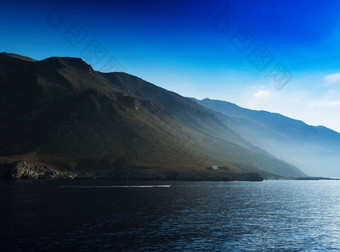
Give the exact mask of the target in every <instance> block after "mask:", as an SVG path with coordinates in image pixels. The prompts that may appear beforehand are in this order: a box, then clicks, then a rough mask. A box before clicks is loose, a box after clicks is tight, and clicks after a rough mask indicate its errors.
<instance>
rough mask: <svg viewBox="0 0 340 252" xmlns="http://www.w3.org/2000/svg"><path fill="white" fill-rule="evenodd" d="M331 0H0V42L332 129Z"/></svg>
mask: <svg viewBox="0 0 340 252" xmlns="http://www.w3.org/2000/svg"><path fill="white" fill-rule="evenodd" d="M338 13H340V1H335V0H333V1H332V0H328V1H313V0H309V1H291V0H286V1H283V0H282V1H273V0H258V1H245V0H231V1H226V0H223V1H220V0H215V1H214V0H210V1H202V0H195V1H189V0H188V1H178V0H171V1H169V0H159V1H155V0H145V1H142V0H117V1H114V0H113V1H103V0H96V1H86V0H85V1H74V0H73V1H66V0H64V1H41V0H32V1H15V0H13V1H2V3H1V8H0V21H1V22H0V29H1V40H0V51H4V52H10V53H17V54H21V55H24V56H28V57H31V58H34V59H38V60H41V59H44V58H47V57H51V56H70V57H81V58H82V59H83V60H85V61H86V62H87V63H89V64H91V65H92V66H93V68H94V69H95V70H98V71H103V72H111V71H124V72H127V73H129V74H133V75H136V76H138V77H141V78H143V79H145V80H147V81H149V82H152V83H154V84H156V85H158V86H161V87H163V88H166V89H168V90H171V91H175V92H177V93H179V94H181V95H183V96H188V97H195V98H198V99H203V98H211V99H219V100H226V101H229V102H233V103H236V104H237V105H239V106H242V107H246V108H250V109H256V110H267V111H271V112H276V113H281V114H283V115H285V116H289V117H292V118H295V119H299V120H303V121H305V122H306V123H308V124H311V125H324V126H326V127H329V128H331V129H333V130H336V131H338V132H340V119H338V118H340V61H339V59H340V15H338Z"/></svg>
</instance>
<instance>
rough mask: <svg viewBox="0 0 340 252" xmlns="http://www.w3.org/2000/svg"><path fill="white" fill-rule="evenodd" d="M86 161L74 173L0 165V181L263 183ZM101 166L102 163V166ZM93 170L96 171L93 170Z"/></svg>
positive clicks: (240, 176) (27, 164)
mask: <svg viewBox="0 0 340 252" xmlns="http://www.w3.org/2000/svg"><path fill="white" fill-rule="evenodd" d="M85 163H86V162H85V161H82V162H81V165H78V166H77V167H78V168H79V169H77V170H75V171H60V170H55V169H52V168H49V167H47V166H44V165H38V164H36V163H34V162H32V161H27V160H23V161H15V162H4V161H2V162H0V178H14V179H76V178H78V179H80V178H83V179H95V178H99V179H114V180H197V181H205V180H210V181H235V180H244V181H262V180H263V178H262V176H260V175H259V174H257V173H230V172H226V171H223V170H219V171H211V170H209V169H206V170H201V171H186V172H185V171H171V170H168V171H165V170H155V169H152V168H147V167H119V166H115V165H113V166H111V167H104V166H102V165H99V166H97V165H96V164H95V163H94V162H88V163H87V165H88V166H89V167H91V168H92V169H86V166H85ZM101 164H102V163H101ZM93 168H95V169H93Z"/></svg>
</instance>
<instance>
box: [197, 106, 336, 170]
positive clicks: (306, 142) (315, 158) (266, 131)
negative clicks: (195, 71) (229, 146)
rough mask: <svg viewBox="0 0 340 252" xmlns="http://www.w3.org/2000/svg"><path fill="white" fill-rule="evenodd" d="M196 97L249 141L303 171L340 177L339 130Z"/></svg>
mask: <svg viewBox="0 0 340 252" xmlns="http://www.w3.org/2000/svg"><path fill="white" fill-rule="evenodd" d="M196 101H197V102H198V103H199V104H201V105H203V106H205V107H206V108H210V109H213V110H214V111H216V112H218V113H220V116H219V118H220V120H222V121H224V123H225V124H227V125H228V126H230V127H231V128H232V129H234V130H235V131H236V132H238V133H239V134H241V135H242V136H244V137H245V138H246V139H247V140H249V142H251V143H253V144H256V145H257V146H259V147H260V148H262V149H264V150H266V151H268V152H269V153H271V154H273V155H274V156H276V157H278V158H280V159H283V160H286V161H287V162H290V163H292V164H294V165H295V166H297V167H298V168H300V169H301V170H302V171H304V172H305V173H306V174H308V175H310V176H328V177H340V168H339V166H338V164H339V163H340V155H339V154H340V134H339V133H338V132H335V131H333V130H331V129H328V128H326V127H322V126H311V125H307V124H306V123H304V122H302V121H299V120H294V119H291V118H289V117H285V116H282V115H280V114H276V113H270V112H267V111H255V110H250V109H244V108H241V107H239V106H237V105H235V104H232V103H229V102H225V101H219V100H210V99H204V100H201V101H198V100H196Z"/></svg>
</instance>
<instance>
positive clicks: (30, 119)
mask: <svg viewBox="0 0 340 252" xmlns="http://www.w3.org/2000/svg"><path fill="white" fill-rule="evenodd" d="M0 69H1V73H2V74H1V75H0V90H1V93H0V98H1V100H2V101H3V102H2V104H1V112H0V130H1V132H2V138H1V140H0V156H1V157H2V158H1V159H2V160H5V161H4V162H5V164H4V165H3V167H9V166H10V167H17V165H14V166H13V165H12V166H11V165H8V163H9V161H11V162H22V161H25V162H26V163H27V164H30V165H28V166H29V167H31V168H32V169H33V170H34V169H38V170H39V169H40V170H44V169H42V168H41V167H47V168H49V169H51V170H53V171H55V172H60V171H64V172H66V173H67V172H68V173H76V174H78V175H79V176H82V175H80V174H88V175H86V176H97V177H111V178H116V179H138V178H139V179H141V178H153V179H156V178H157V179H169V178H170V179H204V178H206V179H213V180H216V179H217V180H218V179H221V180H233V179H237V178H242V177H244V176H246V177H247V175H245V174H249V173H251V174H255V173H257V174H260V175H262V176H265V177H280V176H281V177H282V176H292V177H299V176H300V177H301V176H304V174H303V173H302V172H301V171H299V170H298V169H297V168H296V167H294V166H293V165H290V164H288V163H287V162H285V161H282V160H279V159H277V158H275V157H274V156H272V155H270V154H269V153H268V152H266V151H264V150H262V149H260V148H259V147H257V146H255V145H253V144H251V143H250V142H249V141H248V140H246V139H244V138H243V137H242V136H240V134H239V133H237V132H236V131H234V130H233V129H231V128H230V127H229V126H228V125H227V124H225V123H224V122H223V121H221V119H220V118H219V116H218V114H216V112H215V111H213V110H210V109H207V108H205V107H204V106H202V105H199V104H197V103H196V102H193V101H191V100H190V99H187V98H185V97H182V96H180V95H178V94H176V93H174V92H170V91H167V90H165V89H163V88H160V87H157V86H156V85H154V84H151V83H149V82H146V81H144V80H142V79H140V78H138V77H136V76H132V75H128V74H125V73H100V72H97V71H94V70H93V69H92V67H91V66H90V65H88V64H87V63H86V62H84V61H82V60H81V59H77V58H70V57H61V58H60V57H50V58H47V59H45V60H41V61H30V60H25V59H21V58H20V57H18V56H15V57H13V56H12V55H10V56H9V55H8V54H0ZM20 164H22V163H20ZM214 165H217V166H219V167H221V169H219V170H218V171H213V170H212V169H211V167H212V166H214ZM21 166H22V165H21ZM21 166H20V165H19V167H21ZM34 167H38V168H34ZM39 167H40V168H39ZM209 167H210V168H209ZM28 173H29V172H26V174H28ZM27 176H28V175H27ZM58 176H59V175H58ZM253 176H254V177H256V176H257V175H253ZM256 178H259V177H256Z"/></svg>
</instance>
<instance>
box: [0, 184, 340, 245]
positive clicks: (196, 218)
mask: <svg viewBox="0 0 340 252" xmlns="http://www.w3.org/2000/svg"><path fill="white" fill-rule="evenodd" d="M0 197H1V204H0V251H183V250H186V251H268V250H269V251H275V250H277V251H285V250H286V251H318V250H320V251H321V250H322V251H324V250H327V251H332V250H333V251H340V181H264V182H175V181H161V182H159V181H158V182H155V181H154V182H150V181H139V182H124V183H118V182H114V181H109V180H106V181H98V180H74V181H46V180H38V181H23V180H17V181H14V180H0Z"/></svg>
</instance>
